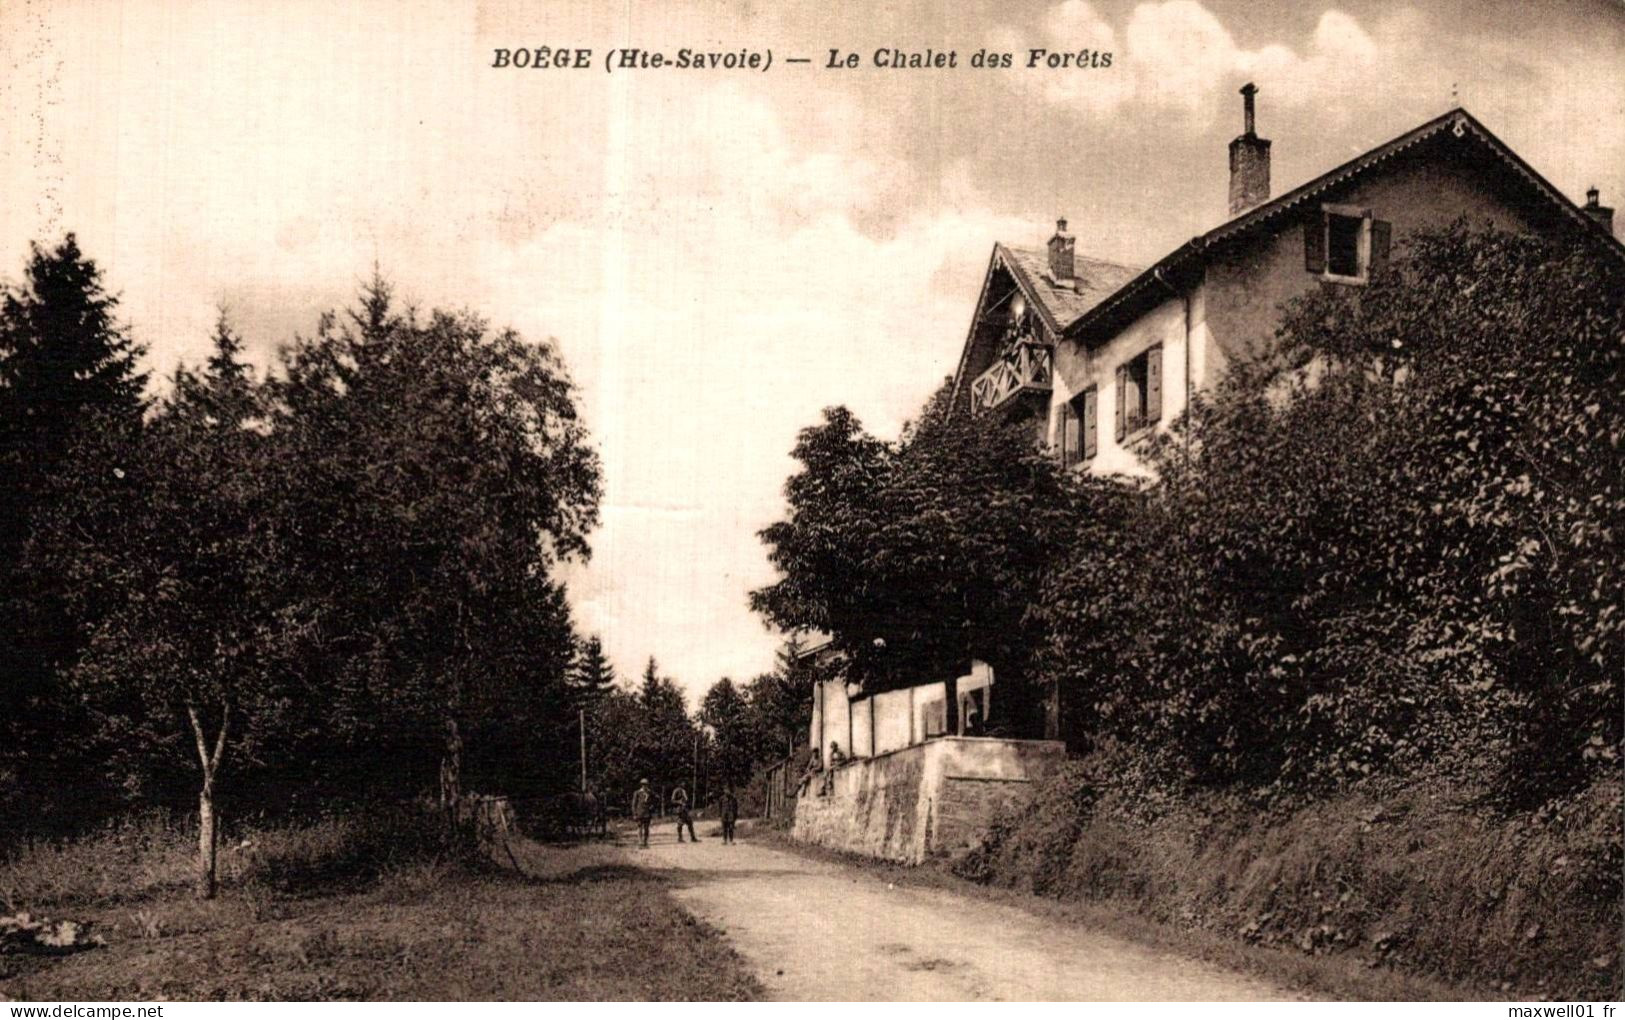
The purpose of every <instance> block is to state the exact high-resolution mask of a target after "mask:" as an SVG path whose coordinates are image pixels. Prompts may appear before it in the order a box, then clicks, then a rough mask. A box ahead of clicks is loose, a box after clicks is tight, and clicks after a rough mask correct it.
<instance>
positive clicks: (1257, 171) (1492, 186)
mask: <svg viewBox="0 0 1625 1020" xmlns="http://www.w3.org/2000/svg"><path fill="white" fill-rule="evenodd" d="M1241 93H1242V96H1243V114H1244V127H1243V131H1242V133H1241V135H1240V136H1238V137H1237V138H1236V139H1235V140H1234V141H1233V142H1231V143H1230V188H1229V202H1230V218H1229V219H1228V220H1226V221H1225V222H1224V223H1222V224H1220V225H1219V226H1217V227H1214V228H1213V229H1212V230H1209V231H1208V232H1207V233H1205V234H1202V235H1200V236H1198V237H1195V238H1192V239H1191V240H1190V241H1188V242H1186V243H1185V244H1183V245H1180V246H1179V247H1178V248H1176V249H1175V250H1174V251H1172V252H1170V253H1169V254H1168V255H1166V256H1164V257H1163V258H1161V259H1159V260H1158V261H1157V262H1156V263H1155V264H1154V265H1152V266H1149V267H1134V266H1124V265H1119V264H1117V263H1113V262H1108V261H1104V260H1101V259H1095V258H1090V257H1088V256H1086V255H1081V254H1079V253H1078V250H1077V239H1076V237H1075V236H1074V234H1073V233H1072V232H1071V231H1069V229H1068V226H1067V222H1066V221H1065V220H1061V221H1059V222H1058V223H1057V224H1056V227H1055V233H1054V235H1053V236H1052V237H1051V238H1050V239H1049V243H1048V244H1047V245H1046V246H1045V247H1043V248H1023V247H1017V246H1014V245H1006V244H995V245H994V246H993V255H992V258H991V259H990V260H989V263H988V268H987V273H986V275H985V277H984V279H983V283H982V290H981V295H980V296H979V298H978V299H977V303H976V314H975V316H974V317H973V318H972V320H971V327H970V333H969V335H968V336H967V338H966V340H965V346H964V350H963V352H962V353H961V355H960V359H959V366H958V370H957V371H956V373H955V375H954V388H953V401H954V405H953V406H954V408H955V410H956V412H958V411H960V410H963V411H964V412H965V413H996V414H1008V415H1016V416H1025V417H1028V418H1029V419H1030V420H1031V421H1032V422H1033V424H1034V428H1035V430H1036V431H1037V432H1038V434H1039V435H1040V436H1041V437H1042V438H1043V440H1045V441H1046V442H1047V443H1049V444H1050V445H1051V447H1052V448H1053V449H1054V450H1055V451H1056V452H1057V455H1058V456H1059V457H1061V458H1062V460H1063V461H1064V462H1065V463H1066V464H1067V465H1068V466H1071V467H1074V468H1076V469H1077V470H1088V471H1095V472H1099V473H1102V474H1112V473H1119V472H1121V473H1130V474H1133V473H1144V471H1145V468H1144V466H1143V465H1142V464H1141V462H1140V459H1139V457H1138V455H1137V453H1136V447H1137V446H1138V445H1139V444H1141V443H1142V442H1144V440H1145V439H1146V438H1147V437H1148V436H1150V435H1152V434H1153V433H1155V432H1156V430H1158V429H1163V428H1166V427H1167V426H1168V425H1169V423H1170V422H1172V421H1173V420H1174V419H1176V418H1178V417H1179V415H1180V414H1181V413H1182V412H1184V410H1185V408H1186V407H1187V406H1188V405H1189V403H1190V400H1191V396H1192V394H1194V393H1195V392H1196V390H1197V389H1198V388H1200V387H1202V386H1205V385H1208V384H1209V383H1211V382H1212V381H1213V380H1214V379H1216V378H1217V377H1218V374H1219V373H1220V372H1221V371H1223V369H1224V366H1225V364H1226V363H1227V362H1229V361H1231V360H1233V359H1235V358H1237V357H1238V356H1240V355H1242V354H1243V353H1244V352H1247V351H1249V350H1253V349H1258V348H1257V346H1256V345H1261V344H1265V343H1268V342H1269V340H1270V338H1271V337H1272V336H1273V334H1274V330H1275V327H1276V324H1277V320H1278V316H1279V308H1280V306H1281V305H1282V304H1283V303H1284V302H1286V301H1287V300H1289V299H1290V298H1292V297H1294V296H1296V295H1299V294H1302V293H1304V292H1305V291H1307V290H1309V289H1310V288H1313V287H1359V286H1362V285H1364V284H1365V283H1366V281H1367V280H1368V279H1369V277H1370V274H1371V272H1372V271H1373V270H1374V269H1376V268H1378V267H1379V266H1381V265H1382V263H1383V262H1384V261H1385V260H1387V259H1388V258H1389V257H1390V254H1391V253H1392V252H1393V250H1394V247H1395V245H1396V244H1398V243H1399V242H1400V241H1401V240H1403V238H1404V237H1405V236H1406V235H1407V234H1410V233H1412V232H1416V231H1420V230H1424V229H1430V228H1436V227H1443V226H1446V225H1448V224H1450V223H1453V222H1455V221H1456V220H1458V219H1462V218H1466V219H1467V221H1468V222H1470V223H1471V224H1473V225H1474V226H1482V225H1485V224H1490V225H1494V226H1496V227H1499V228H1501V229H1505V230H1511V231H1522V232H1539V233H1545V234H1554V235H1556V234H1567V235H1572V236H1580V237H1583V238H1587V239H1589V240H1591V241H1593V242H1594V243H1596V244H1597V245H1598V247H1599V249H1600V250H1602V251H1605V252H1606V253H1607V255H1608V257H1625V246H1621V245H1620V243H1619V242H1618V241H1617V240H1615V238H1614V236H1613V229H1612V228H1613V222H1612V217H1613V212H1612V210H1610V209H1608V208H1605V207H1604V206H1602V205H1601V204H1600V202H1599V196H1598V195H1597V193H1596V191H1595V189H1593V190H1592V191H1591V192H1590V193H1589V194H1588V195H1587V203H1586V205H1585V206H1584V207H1583V208H1582V207H1578V206H1576V205H1574V204H1573V203H1572V202H1570V201H1569V200H1568V199H1566V198H1564V197H1563V195H1562V194H1561V193H1559V192H1558V191H1557V189H1556V188H1553V187H1552V186H1551V185H1550V184H1549V183H1547V182H1546V180H1545V179H1544V178H1542V177H1541V176H1540V175H1539V174H1538V173H1536V172H1535V171H1534V170H1532V169H1530V167H1529V165H1528V164H1526V163H1525V162H1524V161H1523V160H1521V159H1519V158H1518V156H1517V154H1516V153H1514V152H1513V151H1512V150H1511V149H1509V148H1507V147H1506V145H1504V144H1503V143H1502V142H1501V141H1500V140H1499V139H1497V138H1496V137H1495V136H1494V135H1492V134H1490V132H1489V131H1488V130H1486V129H1485V128H1484V126H1483V125H1482V124H1480V123H1479V122H1478V121H1476V120H1475V119H1473V117H1472V116H1471V115H1470V114H1468V113H1467V112H1466V111H1465V110H1460V109H1457V110H1451V111H1450V112H1449V113H1446V114H1444V115H1443V116H1441V117H1438V118H1435V119H1434V120H1430V121H1428V122H1427V123H1425V124H1423V125H1421V126H1420V127H1418V128H1416V129H1415V130H1413V131H1410V132H1408V133H1406V134H1404V135H1402V136H1401V137H1399V138H1396V139H1394V140H1393V141H1391V142H1389V143H1387V144H1386V145H1382V146H1379V147H1377V148H1375V149H1373V150H1371V151H1370V152H1368V153H1366V154H1365V155H1363V156H1360V157H1359V158H1358V159H1354V160H1351V161H1350V162H1348V163H1345V164H1344V165H1342V166H1340V167H1337V168H1336V169H1334V170H1332V171H1330V172H1329V173H1326V174H1324V175H1322V176H1321V177H1317V178H1316V179H1314V180H1312V181H1310V182H1309V183H1308V184H1305V185H1303V186H1302V187H1299V188H1296V189H1294V190H1292V191H1289V192H1287V193H1286V194H1284V195H1281V196H1280V197H1278V198H1271V197H1270V142H1269V140H1268V139H1264V138H1260V137H1259V136H1258V133H1257V131H1256V130H1255V127H1254V98H1255V95H1256V93H1257V89H1256V88H1254V87H1253V86H1252V85H1248V86H1246V87H1245V88H1243V89H1242V90H1241ZM1081 232H1083V233H1087V231H1086V230H1085V231H1081ZM802 654H804V655H807V656H809V657H812V658H815V659H818V660H820V661H825V660H826V657H830V656H833V655H834V652H833V650H832V649H831V648H830V646H829V645H828V643H827V641H826V642H823V643H820V642H818V641H816V640H815V641H812V642H809V643H808V644H806V645H805V646H804V647H803V651H802ZM831 661H833V660H831ZM996 679H997V678H996V677H995V676H994V675H993V671H992V670H991V669H989V668H988V667H987V666H986V664H984V663H980V662H977V663H973V664H972V666H971V670H970V673H969V674H968V675H967V676H964V677H960V678H959V679H958V681H957V683H956V685H955V686H956V689H957V691H958V696H959V699H960V705H959V709H960V711H959V718H960V720H961V727H960V730H959V732H957V733H955V732H948V729H947V725H946V719H947V716H946V712H945V708H946V697H947V693H946V684H944V683H942V682H941V681H940V680H935V681H933V680H932V678H925V677H922V678H921V680H922V682H921V683H920V684H918V685H916V686H914V687H910V688H905V689H901V690H895V691H887V692H884V693H878V694H868V693H866V692H864V691H862V690H861V689H860V688H858V687H857V686H856V685H849V684H848V683H847V682H846V680H845V678H844V677H842V676H840V675H839V674H838V673H837V675H836V676H834V677H831V678H830V679H827V680H824V681H822V682H820V683H818V684H817V685H815V688H814V690H813V691H812V697H813V703H812V721H811V724H810V727H809V731H808V743H809V744H810V745H811V746H814V747H817V748H818V749H819V758H818V759H817V761H816V762H815V765H814V766H813V767H812V768H810V769H808V770H807V771H806V772H803V774H802V775H801V776H800V777H799V779H798V777H797V776H795V775H793V774H791V773H790V772H789V770H788V769H787V768H786V767H781V770H780V773H779V774H778V775H777V776H776V777H772V781H770V782H769V787H770V789H771V790H773V791H775V792H774V793H773V794H772V797H773V798H776V803H777V804H778V805H780V808H781V809H783V810H786V811H790V812H793V822H792V833H793V835H794V836H795V838H797V839H800V840H803V841H806V842H809V843H814V844H818V845H822V846H828V847H834V848H838V849H842V850H847V851H852V852H856V853H862V854H869V855H872V856H875V857H883V858H887V859H891V860H897V861H905V862H911V863H912V862H918V861H922V860H925V859H926V858H928V857H932V856H938V855H949V856H951V855H954V854H957V853H961V852H963V851H965V850H966V849H967V848H969V847H971V846H973V845H975V843H976V841H977V840H978V839H979V838H980V836H981V834H982V833H983V832H984V831H985V829H986V827H987V825H988V824H990V823H991V821H992V819H993V818H994V816H995V815H996V814H997V812H999V811H1001V810H1009V809H1010V808H1011V807H1012V806H1014V805H1017V804H1020V803H1023V802H1025V801H1026V800H1027V799H1028V798H1029V797H1030V795H1031V790H1032V784H1033V783H1034V782H1035V781H1037V780H1039V779H1040V778H1042V777H1043V776H1045V775H1047V774H1050V773H1051V772H1052V771H1053V770H1054V769H1056V768H1058V767H1059V766H1060V764H1061V762H1062V761H1064V758H1065V746H1064V745H1063V744H1062V743H1061V742H1059V741H1057V740H1053V739H1049V740H1031V739H1018V738H1016V737H1015V735H1010V734H1004V733H1002V732H1001V731H1000V730H999V729H998V727H993V728H992V730H991V731H990V732H984V731H981V730H980V729H978V730H977V731H976V732H971V731H970V730H968V729H967V728H966V727H965V726H964V720H965V718H966V716H967V714H968V712H969V710H970V709H972V708H974V709H975V710H976V711H977V713H978V714H979V715H980V718H982V719H984V720H985V719H990V718H996V716H997V712H996V706H997V705H998V703H999V698H998V688H997V686H996V684H995V681H996ZM1052 693H1053V689H1052ZM1056 705H1057V702H1056V701H1055V700H1054V698H1053V697H1052V698H1051V708H1050V712H1049V714H1048V718H1047V720H1046V730H1047V735H1048V736H1050V737H1054V736H1055V735H1057V731H1058V714H1057V709H1056ZM770 802H772V801H770Z"/></svg>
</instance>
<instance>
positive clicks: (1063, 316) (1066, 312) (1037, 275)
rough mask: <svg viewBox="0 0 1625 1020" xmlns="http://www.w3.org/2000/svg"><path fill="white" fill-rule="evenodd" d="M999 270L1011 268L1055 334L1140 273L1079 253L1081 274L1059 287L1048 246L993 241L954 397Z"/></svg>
mask: <svg viewBox="0 0 1625 1020" xmlns="http://www.w3.org/2000/svg"><path fill="white" fill-rule="evenodd" d="M1000 269H1004V270H1007V271H1008V272H1009V274H1010V277H1011V279H1013V280H1015V282H1016V286H1017V287H1019V288H1020V290H1021V292H1022V294H1024V295H1025V296H1026V298H1027V305H1028V307H1030V308H1032V309H1033V310H1034V311H1035V312H1036V313H1037V314H1038V317H1039V318H1040V319H1042V320H1043V322H1044V325H1045V327H1046V328H1047V329H1048V330H1049V331H1050V333H1051V335H1053V336H1060V335H1061V334H1062V333H1064V332H1065V331H1066V329H1067V328H1068V327H1069V326H1071V325H1072V324H1073V323H1074V322H1076V321H1078V319H1079V318H1080V317H1081V316H1083V315H1085V314H1087V313H1088V312H1089V310H1090V309H1092V308H1094V307H1095V306H1096V305H1097V304H1099V303H1100V302H1101V301H1104V300H1105V299H1106V298H1108V297H1110V296H1111V295H1113V294H1115V293H1117V291H1118V290H1120V289H1121V288H1122V286H1123V284H1125V283H1127V282H1128V281H1129V280H1132V279H1133V278H1134V276H1135V274H1136V273H1138V272H1139V269H1138V268H1136V267H1134V266H1124V265H1119V264H1118V263H1116V262H1107V261H1106V260H1104V259H1095V258H1089V257H1088V256H1085V255H1078V256H1075V257H1074V258H1073V271H1074V272H1075V273H1076V274H1077V277H1076V279H1075V280H1074V281H1073V286H1072V287H1060V286H1057V285H1056V284H1055V281H1054V280H1052V279H1051V278H1050V275H1049V252H1048V250H1047V249H1044V248H1026V247H1018V246H1016V245H1009V244H1002V243H997V242H996V243H994V245H993V254H992V256H991V257H990V258H989V259H988V264H987V272H986V273H985V274H984V275H983V277H982V290H981V293H980V294H979V295H978V296H977V298H976V311H975V314H974V315H972V316H971V323H970V329H969V331H968V332H967V333H966V335H965V344H964V346H963V347H962V348H961V349H960V353H959V365H958V367H957V368H956V369H955V371H954V389H953V399H954V401H956V402H957V400H958V399H959V395H960V392H961V388H962V387H963V386H964V385H965V382H966V379H965V373H966V371H967V369H968V367H969V365H970V363H971V361H972V360H973V358H974V356H975V349H976V347H977V342H976V340H977V327H978V326H979V325H980V324H981V323H982V320H983V317H984V316H985V315H986V314H987V301H988V288H989V285H990V284H991V283H992V282H993V277H994V274H995V273H996V272H997V271H998V270H1000Z"/></svg>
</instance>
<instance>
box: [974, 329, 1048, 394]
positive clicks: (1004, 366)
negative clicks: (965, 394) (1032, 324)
mask: <svg viewBox="0 0 1625 1020" xmlns="http://www.w3.org/2000/svg"><path fill="white" fill-rule="evenodd" d="M1054 376H1055V367H1054V361H1053V353H1052V352H1051V350H1050V347H1049V345H1048V344H1041V343H1038V342H1036V341H1033V340H1018V341H1016V342H1015V343H1013V344H1011V345H1010V346H1009V347H1007V348H1005V351H1004V354H1003V355H1002V356H1001V357H1000V358H999V360H998V361H995V362H994V363H993V367H992V368H989V369H988V370H987V371H986V372H983V373H982V374H981V375H979V376H977V377H976V380H975V381H974V382H972V383H971V385H970V394H971V406H972V407H973V408H974V409H976V410H978V411H985V410H991V409H993V408H995V407H1001V406H1003V405H1004V404H1006V403H1008V402H1009V401H1010V400H1011V399H1013V398H1015V397H1016V396H1018V395H1020V394H1023V393H1048V392H1049V391H1050V386H1051V381H1052V380H1053V379H1054Z"/></svg>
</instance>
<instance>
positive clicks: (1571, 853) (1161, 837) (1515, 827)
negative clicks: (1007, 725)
mask: <svg viewBox="0 0 1625 1020" xmlns="http://www.w3.org/2000/svg"><path fill="white" fill-rule="evenodd" d="M1109 772H1110V770H1109V769H1102V768H1101V767H1100V765H1099V763H1091V762H1088V761H1085V762H1082V763H1074V765H1073V766H1071V767H1069V769H1068V770H1066V771H1065V772H1063V773H1062V774H1061V775H1059V776H1057V777H1054V778H1053V779H1051V780H1050V781H1048V782H1046V783H1045V784H1043V785H1042V787H1041V788H1040V789H1039V790H1038V791H1036V793H1037V797H1036V799H1035V801H1034V803H1033V804H1032V806H1031V807H1030V808H1029V809H1028V810H1026V811H1025V812H1023V813H1022V814H1021V815H1019V816H1018V817H1015V818H1010V819H1006V820H1004V821H1002V822H1001V823H999V824H998V825H996V826H995V827H994V830H993V832H992V833H991V834H990V836H989V838H988V840H987V841H986V843H985V844H984V845H983V847H982V848H981V849H980V850H978V851H977V852H975V853H973V854H972V855H970V856H969V857H967V858H966V859H964V860H963V861H961V862H959V864H958V865H957V870H958V871H959V873H960V874H961V875H963V876H964V877H967V878H970V879H973V880H975V881H977V882H981V883H984V884H987V885H990V886H996V887H1002V888H1004V889H1007V890H1011V891H1014V892H1018V893H1025V894H1030V895H1034V896H1038V897H1044V898H1051V899H1055V900H1060V901H1064V902H1067V903H1075V904H1094V905H1098V906H1103V907H1108V908H1112V909H1116V910H1121V911H1125V912H1128V913H1131V914H1133V915H1135V916H1138V917H1141V918H1144V919H1146V920H1148V921H1150V922H1153V923H1156V924H1158V925H1160V926H1162V927H1164V928H1167V929H1173V930H1178V931H1182V932H1187V933H1193V934H1194V933H1201V934H1203V935H1205V936H1209V937H1216V938H1217V939H1219V940H1221V941H1225V942H1230V943H1243V944H1247V945H1249V946H1250V947H1253V948H1257V949H1260V950H1263V951H1266V952H1268V953H1271V954H1273V956H1274V958H1275V959H1277V960H1287V959H1294V958H1295V959H1297V960H1327V961H1331V962H1330V963H1329V964H1328V965H1327V966H1326V967H1308V968H1304V967H1295V968H1294V969H1296V970H1297V971H1299V972H1300V976H1299V977H1298V978H1297V979H1296V980H1299V981H1301V980H1303V978H1304V977H1308V978H1309V979H1310V980H1311V982H1312V983H1313V984H1314V985H1315V986H1316V987H1318V988H1320V989H1321V990H1323V991H1332V990H1333V987H1334V986H1332V985H1328V984H1327V980H1328V978H1327V976H1328V975H1330V976H1331V977H1332V978H1334V979H1335V982H1334V985H1335V986H1349V987H1351V988H1352V987H1358V986H1361V985H1364V986H1365V987H1366V988H1367V991H1366V992H1363V993H1361V994H1359V995H1358V996H1357V997H1360V998H1415V997H1419V996H1418V995H1417V994H1416V992H1417V991H1418V988H1417V987H1415V986H1414V985H1413V984H1412V983H1411V982H1410V981H1409V980H1408V979H1409V978H1412V977H1414V978H1420V979H1422V980H1424V981H1428V980H1436V981H1439V982H1442V983H1444V984H1445V985H1447V986H1454V988H1456V989H1458V991H1455V992H1453V993H1447V994H1453V995H1466V996H1469V997H1474V998H1502V999H1504V998H1510V997H1532V998H1538V999H1543V1000H1555V999H1565V1000H1566V999H1609V998H1618V997H1619V996H1620V994H1621V984H1622V978H1621V971H1620V967H1621V960H1620V947H1619V932H1620V930H1621V926H1622V915H1621V882H1622V877H1621V871H1622V868H1625V859H1622V858H1625V854H1622V851H1621V831H1620V828H1621V798H1620V787H1619V784H1618V782H1617V781H1607V782H1603V783H1599V784H1597V785H1596V786H1594V787H1592V788H1591V789H1590V790H1587V791H1586V792H1584V793H1583V794H1581V795H1580V796H1577V797H1575V798H1573V799H1571V800H1569V801H1566V802H1564V803H1561V804H1553V805H1549V806H1548V807H1547V808H1546V809H1544V810H1543V811H1541V812H1537V813H1528V814H1522V815H1513V816H1502V815H1497V814H1496V813H1494V812H1493V811H1491V810H1489V809H1486V808H1484V807H1483V806H1481V805H1480V804H1478V803H1476V802H1475V801H1474V800H1473V798H1472V797H1471V796H1470V795H1468V794H1466V793H1463V792H1461V791H1459V790H1451V789H1448V788H1441V787H1423V786H1412V787H1402V788H1398V789H1387V790H1382V791H1376V790H1372V791H1367V792H1363V793H1360V792H1356V793H1350V794H1345V795H1342V796H1340V797H1337V798H1335V799H1330V800H1326V801H1321V802H1317V803H1312V804H1309V805H1307V806H1303V807H1300V808H1298V809H1297V810H1294V811H1291V812H1280V813H1276V814H1265V813H1261V812H1259V811H1257V810H1256V808H1251V807H1249V806H1247V805H1244V804H1240V803H1231V802H1228V801H1226V800H1224V799H1222V798H1217V797H1215V798H1211V799H1210V800H1207V801H1205V802H1202V803H1194V802H1185V801H1179V800H1175V799H1172V798H1169V799H1167V800H1165V801H1163V802H1162V803H1158V804H1155V805H1151V806H1149V807H1148V806H1147V804H1146V803H1145V802H1144V800H1142V799H1139V798H1136V797H1135V796H1133V795H1132V794H1131V793H1129V792H1126V791H1124V790H1123V789H1121V788H1119V787H1117V786H1115V785H1113V784H1112V783H1111V782H1110V781H1109V780H1103V779H1102V777H1103V776H1106V775H1108V774H1109ZM1198 941H1200V940H1198ZM1360 970H1365V971H1368V972H1370V973H1371V974H1372V975H1374V978H1375V980H1374V981H1372V982H1354V984H1353V985H1352V986H1350V985H1349V983H1348V981H1347V980H1345V979H1344V978H1336V976H1335V975H1336V973H1337V972H1338V971H1342V972H1346V973H1348V974H1353V973H1355V972H1358V971H1360ZM1468 988H1470V989H1473V991H1465V992H1464V991H1460V990H1459V989H1468ZM1424 990H1425V989H1424ZM1373 993H1376V994H1373ZM1338 994H1342V993H1338ZM1420 997H1432V996H1420Z"/></svg>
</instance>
